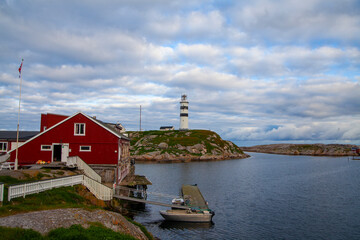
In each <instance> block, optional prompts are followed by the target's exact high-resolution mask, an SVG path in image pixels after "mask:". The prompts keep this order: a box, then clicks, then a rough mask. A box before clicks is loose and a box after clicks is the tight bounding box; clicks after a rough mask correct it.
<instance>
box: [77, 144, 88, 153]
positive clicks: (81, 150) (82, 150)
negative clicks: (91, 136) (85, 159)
mask: <svg viewBox="0 0 360 240" xmlns="http://www.w3.org/2000/svg"><path fill="white" fill-rule="evenodd" d="M82 147H88V148H89V149H87V150H84V149H81V148H82ZM79 151H80V152H91V146H89V145H81V146H80V148H79Z"/></svg>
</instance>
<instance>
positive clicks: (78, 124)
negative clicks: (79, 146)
mask: <svg viewBox="0 0 360 240" xmlns="http://www.w3.org/2000/svg"><path fill="white" fill-rule="evenodd" d="M81 125H83V126H84V132H83V133H81V132H80V129H81V127H79V128H78V127H77V126H81ZM77 129H79V132H80V133H78V132H77ZM85 129H86V124H85V123H75V124H74V135H75V136H85Z"/></svg>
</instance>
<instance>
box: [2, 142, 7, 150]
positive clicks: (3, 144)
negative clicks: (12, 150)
mask: <svg viewBox="0 0 360 240" xmlns="http://www.w3.org/2000/svg"><path fill="white" fill-rule="evenodd" d="M6 151H7V142H0V152H6Z"/></svg>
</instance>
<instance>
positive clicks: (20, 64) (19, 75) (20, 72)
mask: <svg viewBox="0 0 360 240" xmlns="http://www.w3.org/2000/svg"><path fill="white" fill-rule="evenodd" d="M23 61H24V59H22V60H21V64H20V67H19V78H20V77H21V68H22V64H23Z"/></svg>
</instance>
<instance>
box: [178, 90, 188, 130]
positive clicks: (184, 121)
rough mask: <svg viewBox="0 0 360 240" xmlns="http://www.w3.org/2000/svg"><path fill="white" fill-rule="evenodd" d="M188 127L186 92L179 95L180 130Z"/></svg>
mask: <svg viewBox="0 0 360 240" xmlns="http://www.w3.org/2000/svg"><path fill="white" fill-rule="evenodd" d="M188 129H189V102H188V101H187V96H186V94H183V95H181V102H180V130H188Z"/></svg>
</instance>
